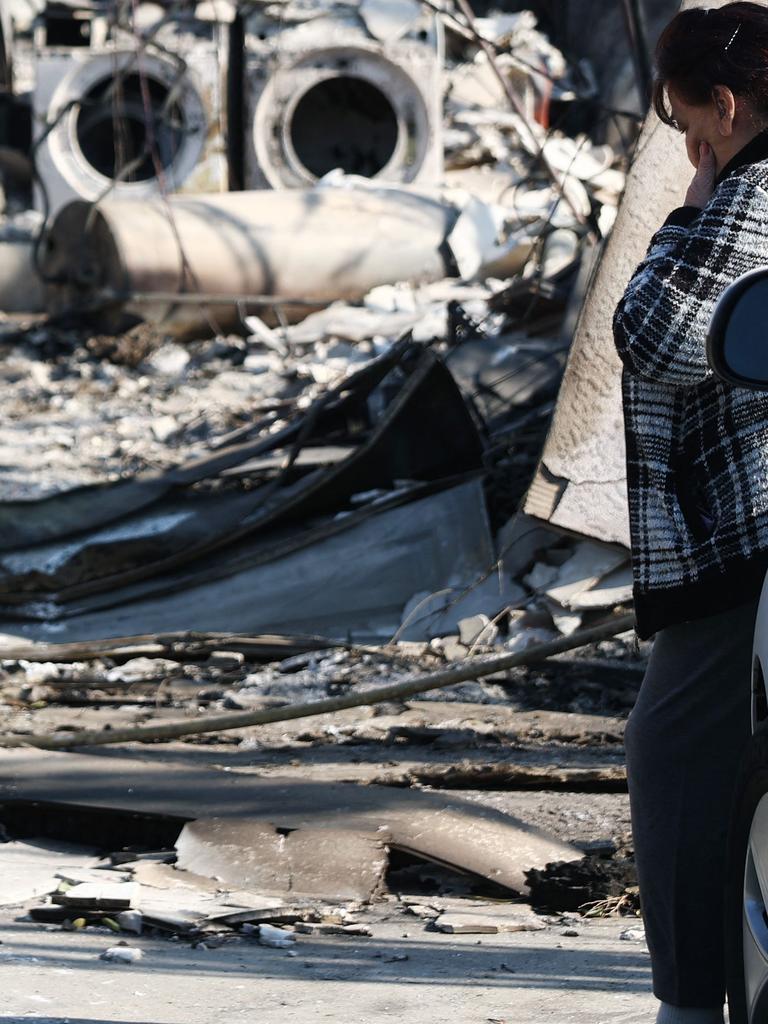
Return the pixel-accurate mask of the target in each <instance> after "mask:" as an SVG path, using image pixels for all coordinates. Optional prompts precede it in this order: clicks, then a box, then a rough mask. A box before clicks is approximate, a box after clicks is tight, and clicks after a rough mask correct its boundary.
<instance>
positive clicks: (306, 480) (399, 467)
mask: <svg viewBox="0 0 768 1024" xmlns="http://www.w3.org/2000/svg"><path fill="white" fill-rule="evenodd" d="M406 354H407V350H406ZM376 376H377V375H370V374H369V375H368V379H367V381H366V380H365V378H363V380H364V382H365V384H366V386H365V387H364V388H361V389H358V392H357V394H356V395H355V397H356V398H357V401H358V405H360V407H361V409H360V410H358V414H359V413H360V412H361V410H362V406H363V405H364V403H365V400H366V399H367V400H368V402H369V403H371V404H373V405H377V404H384V403H386V402H388V404H386V405H385V408H384V411H383V413H380V414H379V417H378V422H376V421H375V420H374V423H373V425H372V427H370V428H369V429H362V428H361V429H360V433H361V435H362V436H361V441H360V443H359V445H358V446H357V448H352V449H350V452H349V454H348V455H347V456H346V457H344V458H341V459H339V460H338V461H335V462H334V461H331V464H330V465H327V466H321V467H320V468H315V469H313V468H311V464H310V469H309V471H307V472H305V473H304V474H303V475H302V474H301V473H300V472H299V473H298V479H296V475H297V467H296V464H295V463H294V465H293V467H291V468H292V470H293V472H291V473H285V472H282V473H281V474H280V475H279V476H278V477H277V478H273V479H272V480H271V481H269V482H267V483H265V484H263V485H262V486H261V487H256V488H255V489H254V490H249V491H246V492H245V493H242V492H240V491H237V490H236V491H234V492H232V491H229V492H226V491H225V492H224V493H222V494H214V495H205V494H204V495H200V494H197V493H196V492H195V491H192V492H190V491H189V490H187V489H183V490H181V493H179V494H178V495H177V496H173V497H170V498H168V499H167V500H165V501H162V502H159V503H156V504H154V505H153V506H152V507H151V508H150V509H148V510H146V511H144V512H142V513H139V514H134V515H133V516H129V517H124V518H122V519H120V520H119V521H117V522H115V523H113V524H111V525H108V526H106V527H105V528H103V529H101V530H97V531H96V532H91V533H85V534H81V535H79V536H77V537H73V538H67V539H66V540H65V541H63V542H60V543H58V544H48V545H43V546H38V547H33V548H27V549H23V550H19V549H17V550H15V551H13V552H12V553H10V554H6V555H5V556H4V557H3V558H2V559H0V602H3V603H10V604H14V603H19V602H22V601H29V600H31V599H33V598H34V597H35V595H38V596H44V597H49V596H51V595H55V597H56V600H57V601H58V602H65V601H71V600H75V599H78V598H83V597H84V596H85V595H88V594H93V593H98V592H104V591H108V592H109V593H110V594H111V595H115V594H116V593H117V592H118V590H119V588H120V587H125V586H127V585H128V584H131V583H133V582H135V581H137V580H140V579H144V578H148V577H153V576H158V575H161V574H162V573H164V572H168V571H170V570H172V569H174V568H176V567H178V566H179V565H184V564H186V563H190V562H193V561H194V559H196V558H200V557H201V556H203V555H205V554H206V553H209V552H211V551H213V550H216V549H221V548H226V549H227V551H225V553H224V555H223V556H222V557H223V559H224V561H225V562H226V561H227V560H228V552H229V551H230V550H231V548H232V545H233V544H234V543H235V542H237V541H238V540H240V539H241V538H244V537H247V536H250V535H253V534H254V533H256V532H258V531H263V530H264V529H266V528H267V527H270V526H272V527H283V528H285V526H286V524H294V523H297V522H304V521H305V520H308V519H310V518H312V519H313V520H315V521H316V520H317V519H318V517H320V516H323V515H333V514H335V513H338V512H340V511H342V510H344V508H345V506H346V503H347V502H348V500H349V499H350V498H351V497H352V496H353V495H354V494H359V493H362V492H366V491H369V490H370V489H372V488H374V489H375V488H378V489H381V488H385V489H391V490H393V491H395V490H397V489H398V483H397V482H398V481H402V480H412V481H415V480H421V481H434V480H439V479H441V478H444V477H447V476H448V475H449V474H456V473H459V474H460V473H463V472H467V471H471V470H475V469H479V468H480V465H481V453H482V448H481V442H480V438H479V436H478V433H477V430H476V428H475V425H474V423H473V422H472V419H471V417H470V415H469V413H468V411H467V409H466V406H465V405H464V402H463V400H462V397H461V395H460V393H459V391H458V389H457V387H456V385H455V383H454V381H453V378H452V377H451V375H450V373H449V372H448V371H447V369H446V368H445V366H444V365H443V364H442V362H440V361H439V360H438V359H437V358H436V357H435V356H434V355H433V354H432V353H431V352H423V353H421V355H419V356H417V357H416V358H415V359H410V360H403V362H402V363H400V364H399V370H398V376H399V379H397V380H391V381H389V377H386V378H385V379H384V381H383V384H384V386H385V389H386V392H389V393H390V394H387V393H381V394H380V393H378V392H377V390H376V389H375V388H374V389H373V390H372V391H370V392H369V391H368V388H369V387H370V384H371V383H372V382H373V383H375V382H376ZM387 381H389V384H387ZM348 387H349V388H350V390H354V389H353V386H352V384H351V383H350V384H349V385H348ZM392 390H395V394H394V396H392V395H391V391H392ZM322 411H323V406H322V403H318V406H317V407H316V414H315V415H313V413H312V412H310V413H307V414H306V415H305V416H303V417H302V421H303V422H302V426H301V434H303V435H304V442H305V443H308V442H309V441H311V440H312V435H313V434H314V432H315V431H317V432H318V433H320V434H321V436H322V430H323V429H324V428H325V429H329V428H331V429H332V428H334V427H335V429H337V430H338V429H339V425H340V423H341V422H342V421H343V416H340V415H339V416H337V417H329V416H326V417H325V424H323V423H322V422H320V423H318V422H317V421H318V420H319V419H320V418H321V415H320V414H321V413H322ZM301 434H300V436H301ZM309 450H311V449H309ZM287 461H288V457H287V455H284V456H283V462H284V463H285V462H287ZM247 464H248V463H246V465H247ZM399 489H400V491H402V490H403V488H402V485H399ZM411 489H412V488H411ZM177 490H178V488H177ZM97 497H98V495H97ZM402 500H408V498H407V494H404V495H403V498H402ZM305 539H306V538H302V541H301V543H302V544H303V543H304V542H305ZM272 544H273V546H274V545H277V546H278V547H282V548H283V549H285V543H284V537H283V536H280V537H278V538H273V540H272ZM203 571H204V572H205V569H203ZM108 603H114V596H112V597H111V598H110V600H109V602H108ZM81 608H82V605H81ZM35 617H37V616H35Z"/></svg>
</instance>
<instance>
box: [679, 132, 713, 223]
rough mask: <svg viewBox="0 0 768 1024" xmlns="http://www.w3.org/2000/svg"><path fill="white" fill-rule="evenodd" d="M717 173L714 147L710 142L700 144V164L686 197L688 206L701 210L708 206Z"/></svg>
mask: <svg viewBox="0 0 768 1024" xmlns="http://www.w3.org/2000/svg"><path fill="white" fill-rule="evenodd" d="M716 173H717V168H716V166H715V154H714V153H713V152H712V147H711V146H710V145H709V143H708V142H700V143H699V162H698V164H697V166H696V173H695V174H694V176H693V181H692V182H691V184H690V185H689V186H688V192H687V193H686V196H685V205H686V206H698V208H699V209H703V208H704V207H705V206H706V205H707V203H708V202H709V200H710V199H711V198H712V193H713V192H714V191H715V177H716Z"/></svg>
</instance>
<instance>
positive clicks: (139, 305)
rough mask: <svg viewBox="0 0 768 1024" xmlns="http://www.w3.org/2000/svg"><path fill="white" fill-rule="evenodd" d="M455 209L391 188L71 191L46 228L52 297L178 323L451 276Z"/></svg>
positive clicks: (167, 324)
mask: <svg viewBox="0 0 768 1024" xmlns="http://www.w3.org/2000/svg"><path fill="white" fill-rule="evenodd" d="M456 218H457V211H456V210H455V209H454V208H453V207H452V206H451V205H449V204H447V203H441V202H439V201H437V200H433V199H430V198H428V197H426V196H423V195H418V194H408V193H406V192H401V191H398V190H394V189H382V190H373V189H367V188H360V189H348V188H319V189H309V190H290V191H281V192H272V191H259V192H239V193H230V194H226V195H216V196H195V197H187V196H185V197H181V196H180V197H172V198H170V199H168V200H165V201H163V200H160V199H157V200H149V201H146V202H142V203H137V202H135V201H131V200H112V201H106V202H103V203H101V204H99V205H98V206H93V205H92V204H90V203H85V202H82V201H75V202H72V203H69V204H68V205H67V206H65V207H64V208H63V209H62V210H61V211H60V213H59V215H58V216H57V217H56V220H55V221H54V223H53V226H52V228H51V231H50V233H49V236H48V240H47V245H46V251H45V254H44V257H43V273H44V277H45V279H46V283H47V306H48V310H49V312H51V313H52V314H61V313H64V312H67V313H71V312H75V313H83V314H88V315H89V316H90V317H91V318H92V319H93V320H94V322H95V323H96V324H97V325H98V326H99V327H100V328H101V329H103V330H108V331H113V330H119V329H122V328H123V327H124V326H125V325H126V323H127V322H129V321H130V320H131V319H132V320H133V321H134V322H136V321H137V320H147V321H151V322H154V323H158V324H162V325H163V327H164V328H166V329H167V330H168V331H169V332H171V333H174V334H187V333H191V332H195V331H197V330H199V329H200V328H201V326H202V325H205V324H207V325H209V327H210V324H211V320H212V319H213V320H215V323H216V325H217V326H219V327H222V328H223V327H231V326H233V325H236V324H237V321H238V316H239V315H242V313H243V312H244V311H254V312H255V311H258V309H259V308H263V307H264V306H268V305H269V304H270V303H271V304H274V305H277V304H280V305H283V306H284V312H285V314H286V315H289V316H290V314H291V313H294V314H295V312H296V309H295V308H294V309H291V300H292V299H293V300H299V301H300V302H301V303H302V305H303V307H304V308H303V312H304V313H305V312H306V306H307V305H308V304H309V305H316V306H322V305H326V304H328V303H330V302H332V301H335V300H338V299H342V300H354V299H359V298H361V297H362V296H364V295H365V294H366V292H368V291H369V290H370V289H371V288H373V287H375V286H376V285H381V284H393V283H395V282H397V281H404V280H409V281H413V282H416V283H418V282H426V281H435V280H440V279H441V278H443V277H445V276H446V274H448V273H450V269H449V267H448V266H447V265H446V259H445V256H444V254H445V251H446V245H445V243H446V238H447V236H448V234H449V233H450V231H451V228H452V227H453V224H454V223H455V221H456ZM238 300H239V302H238ZM206 306H209V307H210V311H208V310H206V308H205V307H206Z"/></svg>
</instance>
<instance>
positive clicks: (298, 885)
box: [176, 818, 387, 900]
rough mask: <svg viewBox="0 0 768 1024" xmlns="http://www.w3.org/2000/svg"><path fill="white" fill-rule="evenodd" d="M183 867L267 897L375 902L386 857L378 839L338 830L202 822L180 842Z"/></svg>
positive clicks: (188, 829) (190, 826)
mask: <svg viewBox="0 0 768 1024" xmlns="http://www.w3.org/2000/svg"><path fill="white" fill-rule="evenodd" d="M176 851H177V854H178V864H179V867H180V868H183V869H185V870H189V871H193V872H195V873H197V874H199V875H207V876H209V877H211V878H216V879H217V880H218V881H219V882H220V883H231V884H236V885H237V886H238V887H239V888H243V889H252V890H256V891H258V892H263V893H291V895H292V896H315V897H321V898H323V899H342V900H345V899H364V900H368V899H371V898H372V897H373V896H374V895H375V894H376V893H377V892H378V891H379V890H380V889H381V888H382V886H383V882H384V873H385V871H386V867H387V854H386V851H385V849H384V846H383V842H382V840H381V838H378V837H377V836H376V835H375V834H366V833H361V832H355V831H352V830H349V829H339V828H307V829H298V830H296V831H291V832H288V833H287V834H286V832H285V831H278V830H276V829H275V828H274V827H273V826H272V825H270V824H268V823H266V822H261V821H248V820H245V821H232V820H224V819H221V818H208V819H200V820H198V821H194V822H190V823H189V824H187V825H185V826H184V828H183V829H182V832H181V835H180V836H179V838H178V840H177V841H176Z"/></svg>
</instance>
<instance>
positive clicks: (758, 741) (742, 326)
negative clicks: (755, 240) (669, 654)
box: [707, 268, 768, 1024]
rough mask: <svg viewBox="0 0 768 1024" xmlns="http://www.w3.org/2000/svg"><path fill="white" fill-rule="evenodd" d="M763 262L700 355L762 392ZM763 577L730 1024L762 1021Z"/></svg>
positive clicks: (765, 862) (737, 845) (765, 340)
mask: <svg viewBox="0 0 768 1024" xmlns="http://www.w3.org/2000/svg"><path fill="white" fill-rule="evenodd" d="M766 311H768V268H767V269H764V270H754V271H751V272H750V273H749V274H745V275H744V276H743V277H740V278H739V279H738V280H737V281H735V282H734V283H733V284H732V285H731V286H730V287H729V288H728V289H727V290H726V291H725V292H724V293H723V295H722V297H721V299H720V301H719V302H718V304H717V307H716V309H715V313H714V316H713V318H712V323H711V326H710V331H709V336H708V338H707V357H708V359H709V363H710V366H711V367H712V369H713V370H714V372H715V373H716V374H717V375H718V376H719V377H721V378H722V379H724V380H726V381H728V382H729V383H731V384H735V385H736V386H737V387H742V388H753V389H756V390H760V391H768V332H766ZM766 680H768V578H767V579H766V582H765V584H764V585H763V592H762V596H761V598H760V605H759V608H758V613H757V623H756V626H755V638H754V646H753V657H752V681H751V693H752V698H751V699H752V739H751V741H750V745H749V748H748V750H747V752H746V754H745V757H744V761H743V763H742V769H741V776H740V778H739V783H738V788H737V792H736V797H735V802H734V808H733V815H732V818H731V831H730V840H729V868H728V883H727V891H726V918H725V928H726V950H727V955H728V1007H729V1013H730V1021H731V1024H766V1022H768V689H767V688H766Z"/></svg>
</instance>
